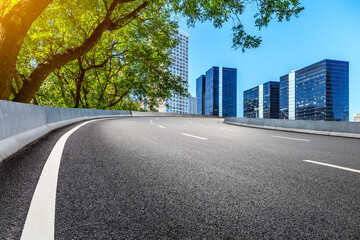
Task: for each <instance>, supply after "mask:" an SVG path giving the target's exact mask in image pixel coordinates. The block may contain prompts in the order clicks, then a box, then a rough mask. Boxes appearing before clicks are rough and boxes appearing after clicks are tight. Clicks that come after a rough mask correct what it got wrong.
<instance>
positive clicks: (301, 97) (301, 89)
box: [279, 59, 349, 121]
mask: <svg viewBox="0 0 360 240" xmlns="http://www.w3.org/2000/svg"><path fill="white" fill-rule="evenodd" d="M292 94H293V95H295V96H293V97H294V99H295V119H296V120H323V121H349V63H348V62H344V61H336V60H329V59H325V60H322V61H320V62H317V63H314V64H312V65H310V66H307V67H304V68H301V69H299V70H297V71H295V91H294V93H291V92H289V87H288V84H286V76H284V77H282V78H280V113H279V117H280V118H289V117H288V116H287V115H286V113H288V111H289V108H288V107H287V105H286V101H287V99H291V95H292Z"/></svg>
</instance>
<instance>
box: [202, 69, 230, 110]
mask: <svg viewBox="0 0 360 240" xmlns="http://www.w3.org/2000/svg"><path fill="white" fill-rule="evenodd" d="M202 79H203V77H202V76H200V77H199V78H198V79H197V84H196V88H197V89H196V94H197V95H196V97H197V99H203V95H204V91H203V88H205V99H204V101H201V112H202V113H203V114H204V113H205V115H214V116H222V117H236V107H237V105H236V104H237V101H236V100H237V90H236V89H237V69H236V68H225V67H212V68H210V69H209V70H208V71H207V72H206V74H205V81H202ZM200 83H202V84H200ZM200 93H202V95H200ZM198 106H199V105H198ZM199 107H200V106H199ZM203 110H204V112H203ZM198 112H199V113H200V108H199V109H198Z"/></svg>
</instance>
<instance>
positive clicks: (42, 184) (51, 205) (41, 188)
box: [21, 120, 98, 240]
mask: <svg viewBox="0 0 360 240" xmlns="http://www.w3.org/2000/svg"><path fill="white" fill-rule="evenodd" d="M93 121H98V120H92V121H89V122H85V123H82V124H80V125H79V126H76V127H74V128H73V129H71V130H70V131H68V132H67V133H65V134H64V135H63V136H62V137H61V138H60V139H59V140H58V141H57V142H56V144H55V146H54V148H53V149H52V151H51V153H50V155H49V157H48V159H47V160H46V163H45V166H44V168H43V170H42V172H41V175H40V178H39V181H38V183H37V186H36V189H35V192H34V195H33V198H32V200H31V204H30V209H29V212H28V214H27V217H26V221H25V225H24V228H23V231H22V234H21V240H27V239H31V240H36V239H54V237H55V235H54V234H55V202H56V187H57V180H58V173H59V167H60V161H61V156H62V152H63V150H64V146H65V143H66V141H67V139H68V138H69V137H70V135H71V134H72V133H74V132H75V131H76V130H78V129H79V128H81V127H82V126H84V125H85V124H88V123H91V122H93Z"/></svg>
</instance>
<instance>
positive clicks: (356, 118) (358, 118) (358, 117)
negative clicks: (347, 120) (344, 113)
mask: <svg viewBox="0 0 360 240" xmlns="http://www.w3.org/2000/svg"><path fill="white" fill-rule="evenodd" d="M354 121H355V122H360V113H357V114H354Z"/></svg>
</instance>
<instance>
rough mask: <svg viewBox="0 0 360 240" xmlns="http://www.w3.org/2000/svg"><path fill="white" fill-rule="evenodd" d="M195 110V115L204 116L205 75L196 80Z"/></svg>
mask: <svg viewBox="0 0 360 240" xmlns="http://www.w3.org/2000/svg"><path fill="white" fill-rule="evenodd" d="M196 110H197V114H199V115H205V75H201V76H200V77H198V78H197V79H196Z"/></svg>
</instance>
